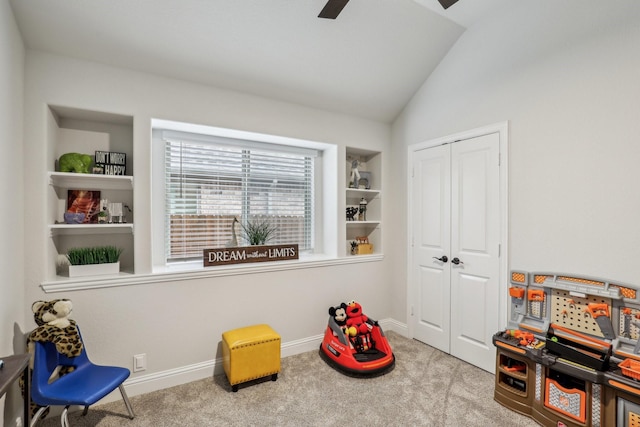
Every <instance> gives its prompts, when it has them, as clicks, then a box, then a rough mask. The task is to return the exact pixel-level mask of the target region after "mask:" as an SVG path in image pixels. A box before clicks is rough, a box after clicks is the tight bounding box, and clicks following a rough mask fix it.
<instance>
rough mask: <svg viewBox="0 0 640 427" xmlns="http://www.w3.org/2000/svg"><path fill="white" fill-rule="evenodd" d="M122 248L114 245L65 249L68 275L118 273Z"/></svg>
mask: <svg viewBox="0 0 640 427" xmlns="http://www.w3.org/2000/svg"><path fill="white" fill-rule="evenodd" d="M120 254H122V249H120V248H116V247H115V246H96V247H91V248H71V249H69V250H68V251H67V255H66V256H67V260H68V261H69V277H79V276H97V275H102V274H118V272H120Z"/></svg>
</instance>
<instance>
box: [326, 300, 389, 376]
mask: <svg viewBox="0 0 640 427" xmlns="http://www.w3.org/2000/svg"><path fill="white" fill-rule="evenodd" d="M320 356H321V357H322V359H323V360H324V361H325V362H327V364H329V366H331V367H333V368H335V369H337V370H338V371H341V372H343V373H345V374H347V375H351V376H376V375H381V374H385V373H387V372H389V371H390V370H392V369H393V367H394V366H395V361H396V358H395V356H394V354H393V351H392V350H391V346H390V345H389V342H388V341H387V338H386V337H385V335H384V332H383V331H382V328H381V327H380V325H378V322H377V321H375V320H372V319H370V318H369V317H367V316H366V315H364V313H363V312H362V307H361V306H360V304H358V303H357V302H355V301H351V302H350V303H348V304H345V303H342V304H340V305H339V306H338V307H330V308H329V322H328V325H327V329H326V331H325V334H324V339H323V340H322V344H320Z"/></svg>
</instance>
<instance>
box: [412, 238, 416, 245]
mask: <svg viewBox="0 0 640 427" xmlns="http://www.w3.org/2000/svg"><path fill="white" fill-rule="evenodd" d="M415 241H416V239H415V237H413V236H411V247H413V244H414V243H415Z"/></svg>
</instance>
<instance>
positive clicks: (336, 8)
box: [318, 0, 349, 19]
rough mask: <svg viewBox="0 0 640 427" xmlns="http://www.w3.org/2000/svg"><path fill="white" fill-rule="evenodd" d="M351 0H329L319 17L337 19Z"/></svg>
mask: <svg viewBox="0 0 640 427" xmlns="http://www.w3.org/2000/svg"><path fill="white" fill-rule="evenodd" d="M347 3H349V0H329V1H328V2H327V4H325V5H324V7H323V8H322V10H321V11H320V15H318V18H327V19H336V18H337V17H338V15H340V12H342V9H344V7H345V6H346V4H347Z"/></svg>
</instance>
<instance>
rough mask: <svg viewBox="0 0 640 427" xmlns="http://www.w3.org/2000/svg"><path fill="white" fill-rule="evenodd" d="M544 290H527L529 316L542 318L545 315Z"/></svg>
mask: <svg viewBox="0 0 640 427" xmlns="http://www.w3.org/2000/svg"><path fill="white" fill-rule="evenodd" d="M544 300H545V297H544V291H543V290H542V289H529V290H528V291H527V301H528V302H529V310H528V311H529V316H532V317H535V318H538V319H542V318H544V317H545V315H546V311H545V304H544V302H545V301H544Z"/></svg>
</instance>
